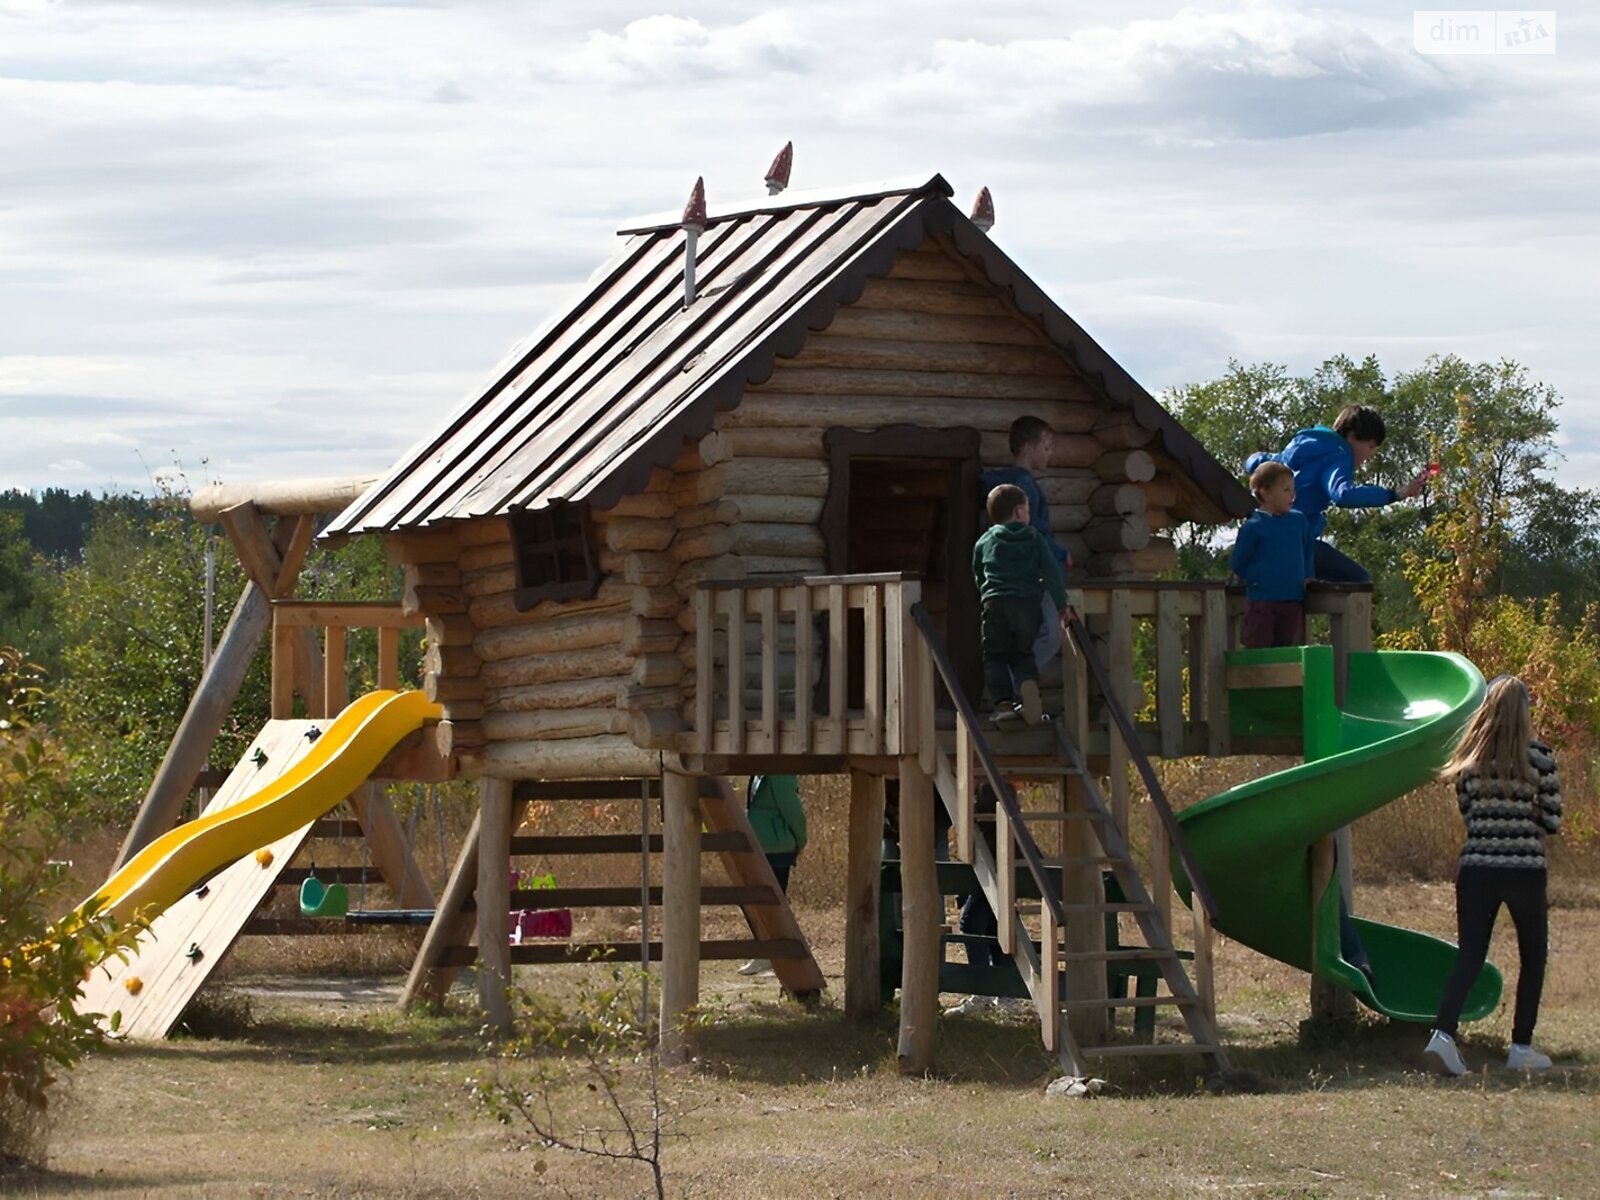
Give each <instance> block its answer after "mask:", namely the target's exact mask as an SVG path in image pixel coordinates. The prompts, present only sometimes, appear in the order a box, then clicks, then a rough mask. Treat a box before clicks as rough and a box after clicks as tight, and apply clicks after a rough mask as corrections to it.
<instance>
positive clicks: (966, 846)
mask: <svg viewBox="0 0 1600 1200" xmlns="http://www.w3.org/2000/svg"><path fill="white" fill-rule="evenodd" d="M972 760H973V754H972V734H971V733H970V732H969V731H968V730H967V726H966V723H965V722H963V721H957V722H956V820H955V828H956V858H957V859H959V860H960V861H961V862H964V863H969V862H971V861H973V859H972V853H973V851H972V845H973V843H974V842H975V841H976V840H977V837H978V806H977V802H976V797H975V796H974V794H973V793H974V791H975V789H976V786H977V785H976V781H975V780H974V779H973V777H972V776H973V761H972Z"/></svg>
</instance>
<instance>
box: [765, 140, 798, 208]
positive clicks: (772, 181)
mask: <svg viewBox="0 0 1600 1200" xmlns="http://www.w3.org/2000/svg"><path fill="white" fill-rule="evenodd" d="M793 166H794V143H793V142H785V143H784V144H783V149H782V150H779V151H778V157H777V158H775V159H773V160H772V165H771V166H770V167H768V168H767V179H766V183H767V195H769V196H776V195H777V194H778V193H779V192H781V191H783V189H784V188H786V187H788V186H789V171H790V169H791V168H792V167H793Z"/></svg>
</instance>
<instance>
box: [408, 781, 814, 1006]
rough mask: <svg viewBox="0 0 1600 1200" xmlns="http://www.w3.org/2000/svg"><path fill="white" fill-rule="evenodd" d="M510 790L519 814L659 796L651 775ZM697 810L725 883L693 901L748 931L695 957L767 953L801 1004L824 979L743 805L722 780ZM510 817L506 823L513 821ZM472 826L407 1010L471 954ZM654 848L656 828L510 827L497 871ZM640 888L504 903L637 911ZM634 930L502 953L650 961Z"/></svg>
mask: <svg viewBox="0 0 1600 1200" xmlns="http://www.w3.org/2000/svg"><path fill="white" fill-rule="evenodd" d="M513 794H514V797H515V800H516V802H517V806H518V811H519V812H522V813H525V812H526V811H527V806H528V805H530V804H533V803H535V802H538V801H545V800H580V801H596V800H629V799H639V800H640V801H641V805H642V807H643V808H644V809H645V810H646V811H647V810H648V805H649V803H650V802H651V801H653V800H654V799H655V798H657V797H659V795H660V782H659V780H658V779H620V780H574V781H570V782H566V783H559V782H549V783H545V782H538V783H533V782H530V783H522V784H519V785H517V787H516V789H515V792H514V793H513ZM700 810H701V818H702V821H703V823H704V829H703V830H702V832H701V834H700V849H701V851H702V852H704V853H716V854H717V855H718V856H719V857H720V858H721V860H722V863H723V865H724V867H725V868H726V869H727V872H728V876H729V879H730V881H731V882H729V883H727V884H703V885H702V886H701V889H700V902H701V904H702V905H729V906H737V907H738V908H739V909H741V910H742V912H743V913H744V917H745V920H746V922H747V923H748V924H749V926H750V931H751V934H752V936H751V937H749V938H729V939H712V940H705V941H702V942H701V943H700V958H701V960H702V961H710V960H738V959H747V958H766V959H769V960H771V962H772V967H773V973H774V974H775V975H776V976H777V978H778V982H779V983H781V984H782V985H783V986H784V988H785V989H786V990H787V991H788V992H789V993H790V994H791V995H793V996H794V997H796V998H797V999H799V1000H801V1001H804V1002H808V1003H809V1002H810V1001H812V1000H814V999H815V998H816V997H817V995H818V994H819V993H820V992H821V991H822V989H823V987H824V986H825V981H824V979H823V975H822V968H821V967H820V966H818V964H817V961H816V959H815V958H814V957H813V956H812V953H811V947H810V946H809V945H808V944H807V942H806V939H805V935H804V934H803V933H802V932H801V930H800V924H799V922H798V921H797V920H796V919H795V915H794V911H793V910H792V909H791V908H790V907H789V904H788V900H787V898H786V897H785V896H784V894H783V892H782V891H781V890H780V889H779V888H778V881H777V877H776V876H775V875H774V874H773V872H772V866H771V864H770V863H768V862H767V858H766V855H764V854H762V853H761V850H760V845H759V843H758V842H757V840H756V837H755V833H754V831H753V830H752V829H751V828H750V822H749V818H748V817H747V816H746V815H745V811H744V808H743V807H742V806H741V805H739V804H738V802H737V800H736V799H735V798H734V796H733V794H732V792H731V790H730V789H729V788H728V787H727V785H726V784H725V783H724V782H722V781H721V780H708V781H706V782H705V784H704V785H703V786H702V788H701V794H700ZM515 824H516V822H515V821H514V822H513V827H514V826H515ZM478 829H479V825H478V822H477V821H476V820H474V822H473V825H472V829H471V831H470V832H469V833H468V835H467V838H466V840H465V841H464V842H463V843H462V847H461V853H460V855H459V856H458V858H457V860H456V864H455V867H454V869H453V870H452V872H451V875H450V881H449V883H448V884H447V885H446V887H445V893H444V899H443V900H442V901H441V902H440V905H439V908H438V910H437V912H436V913H435V916H434V919H433V923H432V925H431V926H430V928H429V931H428V934H427V937H426V938H425V939H424V942H423V945H422V948H421V950H420V951H419V953H418V955H417V958H416V961H415V963H414V964H413V966H412V970H411V976H410V978H409V979H408V980H407V983H406V989H405V993H404V996H403V998H402V1001H401V1003H402V1005H403V1006H404V1007H407V1008H409V1007H411V1006H412V1005H413V1004H416V1003H418V1002H423V1003H431V1004H438V1003H440V1002H441V1001H442V1000H443V999H444V996H445V994H446V992H448V991H449V988H450V985H451V983H452V982H453V981H454V979H455V975H456V973H457V971H458V970H459V969H460V968H462V967H466V966H471V965H472V964H473V963H475V962H476V961H477V959H478V950H477V947H476V946H475V945H474V944H473V939H474V938H475V936H476V912H477V903H476V896H475V892H476V883H477V878H478ZM661 851H662V835H661V834H659V833H651V834H648V836H645V837H642V836H641V834H640V833H632V832H627V833H599V834H566V835H561V834H532V835H518V836H513V837H512V838H511V841H510V844H509V846H508V847H507V854H508V857H507V869H508V870H509V864H510V859H512V858H517V857H523V856H539V857H546V856H548V857H568V856H584V857H589V856H595V855H627V856H630V857H632V858H633V859H634V860H636V861H637V860H639V858H640V856H641V855H642V854H645V853H649V854H660V853H661ZM644 894H645V892H644V890H643V884H642V883H640V884H631V885H624V886H617V887H595V886H582V887H565V886H558V887H555V888H535V889H527V890H516V891H512V892H510V893H509V902H510V905H511V907H513V908H532V907H539V908H553V909H561V908H635V909H637V908H639V907H640V901H641V898H642V896H643V895H644ZM648 895H649V899H650V903H651V904H652V905H655V904H659V903H660V902H661V887H660V886H659V885H654V886H651V887H650V888H649V889H648ZM640 932H641V937H640V938H638V939H634V940H630V941H625V942H624V941H586V942H580V941H572V940H568V941H560V940H553V939H552V940H548V941H545V940H541V941H537V942H524V943H522V944H521V945H515V946H512V947H511V948H510V955H509V957H510V961H511V962H512V963H513V964H521V965H529V964H553V963H570V962H585V961H590V960H595V959H604V960H607V961H613V962H639V961H641V960H642V958H643V957H644V955H645V954H646V953H648V954H649V956H650V960H651V961H652V962H660V961H661V955H662V946H661V943H660V941H659V940H647V939H648V938H649V927H648V925H646V924H644V923H641V929H640Z"/></svg>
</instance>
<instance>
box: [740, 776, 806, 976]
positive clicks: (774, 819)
mask: <svg viewBox="0 0 1600 1200" xmlns="http://www.w3.org/2000/svg"><path fill="white" fill-rule="evenodd" d="M745 794H746V797H747V799H746V801H745V807H746V809H747V811H748V812H749V814H750V828H751V829H752V830H754V831H755V835H756V840H757V841H758V842H760V843H761V851H762V853H764V854H765V855H766V856H767V862H769V863H771V864H772V873H773V874H774V875H776V876H777V878H778V890H779V891H781V892H783V893H784V894H785V895H787V894H788V891H789V872H790V870H791V869H792V868H793V867H794V863H795V859H797V858H799V857H800V851H802V850H804V849H805V848H806V840H807V839H806V810H805V806H804V805H803V804H801V803H800V781H799V780H798V779H796V778H795V777H794V776H793V775H752V776H750V786H749V788H748V790H747V791H746V793H745ZM771 973H772V963H771V961H770V960H768V959H765V958H752V959H751V960H750V961H749V962H747V963H745V964H744V966H742V967H740V968H739V974H741V975H769V974H771Z"/></svg>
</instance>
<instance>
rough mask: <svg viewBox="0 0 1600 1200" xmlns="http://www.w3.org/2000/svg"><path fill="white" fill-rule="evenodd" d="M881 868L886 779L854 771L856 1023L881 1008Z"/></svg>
mask: <svg viewBox="0 0 1600 1200" xmlns="http://www.w3.org/2000/svg"><path fill="white" fill-rule="evenodd" d="M882 867H883V777H882V776H881V775H873V774H871V773H869V772H867V771H862V770H858V769H852V770H851V772H850V843H849V849H848V862H847V865H846V884H845V909H844V912H845V926H844V1011H845V1015H846V1016H849V1017H854V1018H856V1019H857V1020H871V1019H873V1018H874V1017H876V1016H877V1015H878V1012H879V1011H880V1010H881V1009H882V1007H883V986H882V984H883V971H882V968H881V966H880V963H879V946H878V883H879V876H880V874H881V871H882Z"/></svg>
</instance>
